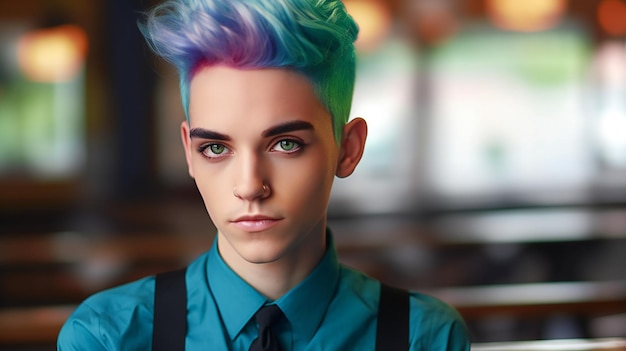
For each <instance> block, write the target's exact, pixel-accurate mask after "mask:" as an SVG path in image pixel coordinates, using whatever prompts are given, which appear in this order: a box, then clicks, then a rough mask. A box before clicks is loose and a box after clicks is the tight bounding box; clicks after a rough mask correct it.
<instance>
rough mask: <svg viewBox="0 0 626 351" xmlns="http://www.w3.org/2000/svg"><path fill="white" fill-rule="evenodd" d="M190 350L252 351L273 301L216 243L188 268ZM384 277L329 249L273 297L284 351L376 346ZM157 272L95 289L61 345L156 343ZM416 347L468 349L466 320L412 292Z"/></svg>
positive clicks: (65, 348)
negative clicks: (259, 321) (260, 313)
mask: <svg viewBox="0 0 626 351" xmlns="http://www.w3.org/2000/svg"><path fill="white" fill-rule="evenodd" d="M186 281H187V296H188V301H187V307H188V315H187V320H188V331H187V338H186V349H187V350H242V351H245V350H248V347H249V345H250V343H252V340H254V339H255V338H256V336H257V334H258V331H257V327H256V324H255V322H254V318H253V316H254V314H255V312H256V311H257V310H258V309H259V308H261V306H263V305H264V304H266V303H268V302H270V301H268V300H267V299H266V298H265V297H264V296H263V295H261V294H260V293H259V292H257V291H256V290H255V289H254V288H253V287H251V286H250V285H248V284H247V283H246V282H245V281H244V280H243V279H241V278H240V277H239V276H238V275H237V274H236V273H235V272H234V271H232V270H231V269H230V268H229V267H228V265H227V264H226V263H225V262H224V261H223V260H222V258H221V257H220V254H219V252H218V250H217V245H216V243H214V245H213V247H212V249H211V250H210V251H208V252H207V253H205V254H203V255H202V256H200V257H199V258H197V259H196V260H195V261H194V262H192V263H191V264H190V265H189V267H188V269H187V273H186ZM379 289H380V283H379V282H378V281H376V280H374V279H372V278H370V277H368V276H366V275H364V274H362V273H360V272H358V271H355V270H352V269H350V268H348V267H345V266H343V265H341V264H340V263H339V261H338V258H337V253H336V250H335V248H334V246H333V244H332V239H331V240H329V248H328V250H327V252H326V254H325V255H324V258H323V259H322V261H321V262H320V263H319V264H318V266H317V267H316V268H315V270H314V271H313V272H312V273H311V274H310V275H309V276H308V277H307V278H306V279H305V280H304V281H302V282H301V283H300V284H299V285H298V286H296V287H295V288H293V289H292V290H291V291H289V292H288V293H287V294H285V295H284V296H282V297H281V298H280V299H278V300H276V301H273V303H275V304H277V305H278V306H279V307H280V308H281V309H282V310H283V312H284V314H285V316H286V317H287V320H288V321H285V322H283V323H282V324H281V325H279V326H278V333H279V339H280V342H281V345H282V347H283V350H284V351H292V350H324V351H330V350H341V351H346V350H359V351H362V350H374V347H375V338H376V316H377V311H378V300H379ZM153 303H154V276H151V277H147V278H143V279H141V280H138V281H135V282H132V283H129V284H126V285H122V286H119V287H116V288H113V289H109V290H106V291H103V292H100V293H97V294H95V295H93V296H91V297H89V298H88V299H86V300H85V301H84V302H83V303H82V304H80V305H79V306H78V308H77V309H76V310H75V311H74V313H73V314H72V315H71V316H70V318H69V319H68V320H67V321H66V322H65V324H64V326H63V328H62V329H61V332H60V334H59V338H58V350H60V351H70V350H90V351H97V350H143V351H149V350H150V349H151V344H152V320H153V318H152V314H153ZM410 306H411V312H410V325H409V327H410V329H409V330H410V350H455V351H457V350H458V351H461V350H469V349H470V344H469V338H468V334H467V330H466V328H465V324H464V323H463V321H462V319H461V318H460V316H459V315H458V313H457V312H456V311H455V310H454V309H452V308H451V307H449V306H448V305H446V304H444V303H443V302H441V301H439V300H436V299H434V298H433V297H429V296H426V295H423V294H419V293H417V292H411V302H410Z"/></svg>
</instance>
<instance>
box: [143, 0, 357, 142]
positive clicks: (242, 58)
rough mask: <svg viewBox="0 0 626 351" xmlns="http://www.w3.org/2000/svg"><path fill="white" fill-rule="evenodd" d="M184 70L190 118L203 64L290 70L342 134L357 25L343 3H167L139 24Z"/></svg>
mask: <svg viewBox="0 0 626 351" xmlns="http://www.w3.org/2000/svg"><path fill="white" fill-rule="evenodd" d="M139 27H140V30H141V32H142V33H143V35H144V36H145V38H146V40H147V42H148V45H149V46H150V48H151V49H152V50H153V51H154V52H155V53H156V54H157V55H159V56H161V57H163V58H164V59H165V60H167V61H169V62H171V63H172V64H173V65H174V66H175V67H176V68H177V70H178V73H179V77H180V92H181V98H182V103H183V109H184V111H185V116H186V118H187V120H189V111H188V107H189V86H190V83H191V79H192V78H193V75H194V74H195V73H196V70H197V69H198V68H199V67H202V66H204V65H216V64H224V65H228V66H232V67H237V68H283V67H284V68H288V69H291V70H293V71H295V72H298V73H301V74H303V75H304V76H306V77H307V78H308V79H309V81H310V82H311V84H312V87H313V89H314V91H315V93H316V95H317V97H318V98H319V100H320V102H321V103H322V104H323V105H324V106H325V107H326V110H327V111H328V112H329V113H330V115H331V117H332V119H333V127H334V132H335V138H336V140H337V141H339V140H340V139H341V133H342V130H343V126H344V125H345V123H346V122H347V121H348V117H349V114H350V107H351V105H352V95H353V90H354V80H355V69H356V54H355V49H354V41H355V40H356V37H357V34H358V27H357V25H356V23H355V22H354V20H353V19H352V17H350V15H349V14H348V13H347V12H346V9H345V7H344V5H343V4H342V3H341V1H339V0H168V1H166V2H164V3H162V4H160V5H158V6H156V7H155V8H154V9H152V10H151V11H150V12H148V13H147V14H146V18H145V22H143V23H140V24H139Z"/></svg>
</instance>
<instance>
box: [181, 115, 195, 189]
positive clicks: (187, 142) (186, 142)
mask: <svg viewBox="0 0 626 351" xmlns="http://www.w3.org/2000/svg"><path fill="white" fill-rule="evenodd" d="M180 137H181V139H182V141H183V147H184V148H185V159H186V160H187V169H188V171H189V175H190V176H191V178H193V177H194V176H193V164H192V163H191V154H192V152H193V148H192V147H191V137H190V136H189V123H187V121H183V123H181V125H180Z"/></svg>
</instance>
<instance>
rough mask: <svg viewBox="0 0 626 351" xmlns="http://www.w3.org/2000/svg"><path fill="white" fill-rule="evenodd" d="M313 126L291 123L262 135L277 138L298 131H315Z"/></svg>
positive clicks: (265, 131)
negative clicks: (276, 136)
mask: <svg viewBox="0 0 626 351" xmlns="http://www.w3.org/2000/svg"><path fill="white" fill-rule="evenodd" d="M313 129H314V128H313V125H312V124H311V123H309V122H306V121H289V122H285V123H282V124H279V125H276V126H274V127H271V128H268V129H266V130H264V131H263V133H261V135H262V136H263V137H265V138H266V137H270V136H275V135H279V134H283V133H289V132H295V131H298V130H313Z"/></svg>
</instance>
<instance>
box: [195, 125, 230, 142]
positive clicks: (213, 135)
mask: <svg viewBox="0 0 626 351" xmlns="http://www.w3.org/2000/svg"><path fill="white" fill-rule="evenodd" d="M189 137H190V138H191V139H193V138H201V139H213V140H222V141H230V140H231V139H230V137H229V136H228V135H226V134H222V133H218V132H214V131H212V130H208V129H204V128H193V129H192V130H190V131H189Z"/></svg>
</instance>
